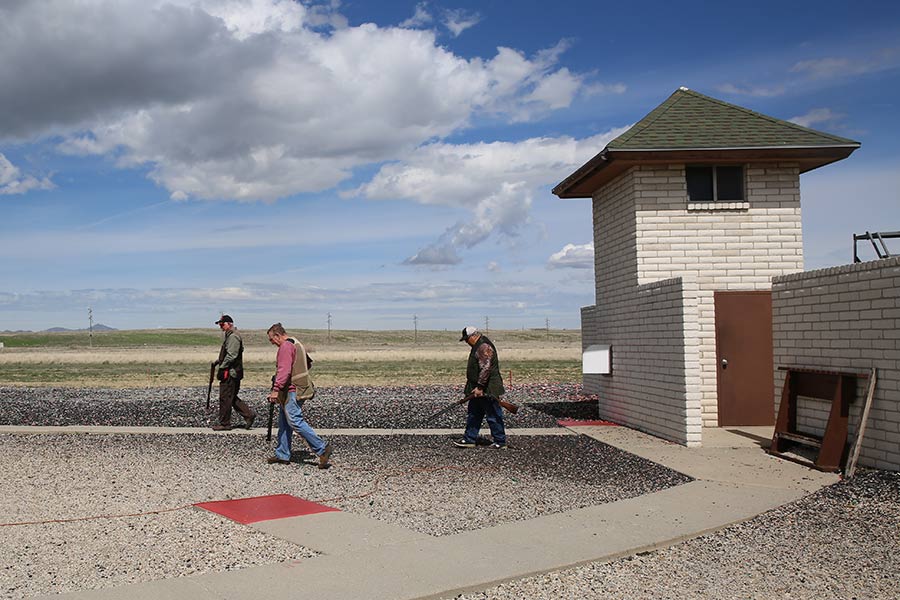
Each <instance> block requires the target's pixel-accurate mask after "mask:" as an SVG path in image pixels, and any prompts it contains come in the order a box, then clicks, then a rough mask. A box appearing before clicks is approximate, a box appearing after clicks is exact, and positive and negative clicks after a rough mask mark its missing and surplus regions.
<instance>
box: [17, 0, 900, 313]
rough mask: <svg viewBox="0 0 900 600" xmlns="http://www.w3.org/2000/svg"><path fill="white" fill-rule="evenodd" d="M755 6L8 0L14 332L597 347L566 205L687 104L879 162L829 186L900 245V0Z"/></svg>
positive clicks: (825, 246)
mask: <svg viewBox="0 0 900 600" xmlns="http://www.w3.org/2000/svg"><path fill="white" fill-rule="evenodd" d="M748 6H750V5H747V4H746V3H744V4H738V3H730V2H721V3H711V4H710V3H706V2H641V3H613V4H604V3H598V2H586V1H578V2H575V1H568V0H559V1H557V2H553V3H539V2H509V1H508V0H507V1H504V2H500V1H493V0H482V1H480V2H449V1H448V2H415V1H409V2H407V1H380V2H349V1H344V2H339V1H337V0H332V1H326V2H306V1H304V2H302V3H301V2H293V1H289V0H81V1H79V2H72V1H71V0H27V1H26V0H7V1H5V2H0V57H2V58H0V211H2V212H0V214H2V219H0V330H7V329H8V330H16V329H34V330H37V329H44V328H47V327H52V326H65V327H72V328H79V327H84V326H86V325H87V308H88V307H91V308H92V309H93V314H94V320H95V322H102V323H105V324H107V325H110V326H113V327H117V328H156V327H206V326H212V322H213V321H214V320H215V317H217V316H218V315H219V314H220V313H221V312H228V313H230V314H232V315H233V316H234V317H235V320H236V321H237V324H238V326H239V327H266V326H268V325H269V324H271V323H272V322H274V321H283V322H285V323H286V324H290V325H292V326H295V327H313V328H324V327H325V326H326V324H327V315H328V314H329V313H330V314H331V315H332V322H333V326H334V327H336V328H340V329H350V328H368V329H410V328H412V326H413V316H414V315H415V316H416V317H417V320H418V326H419V328H423V329H443V328H447V329H450V330H453V329H458V328H460V327H462V325H464V324H466V323H474V324H479V325H481V324H483V323H484V319H485V317H488V318H489V319H490V325H491V327H496V328H521V327H526V328H528V327H544V326H545V324H546V323H547V320H549V322H550V325H551V326H552V327H567V328H575V327H578V326H579V308H580V307H581V306H584V305H589V304H593V271H592V266H591V265H592V261H591V247H590V244H591V240H592V233H591V209H590V203H589V201H587V200H559V199H557V198H556V197H554V196H553V195H552V194H551V193H550V190H551V189H552V187H553V186H554V185H555V184H556V183H558V182H559V181H561V180H562V179H563V178H565V177H566V176H567V175H568V174H570V173H571V172H572V171H573V170H574V169H575V168H577V167H578V166H580V165H581V164H583V163H584V162H585V161H587V160H588V159H590V158H591V157H592V156H594V155H595V154H596V153H597V152H599V151H600V150H602V149H603V147H604V146H605V144H606V143H607V142H608V141H609V140H610V139H612V138H614V137H615V136H617V135H618V134H619V133H621V132H622V131H624V130H625V129H626V128H627V127H628V126H630V125H631V124H633V123H634V122H636V121H637V120H639V119H640V118H641V117H643V116H644V115H645V114H647V113H648V112H649V111H650V110H652V109H653V108H654V107H655V106H657V105H658V104H659V103H661V102H662V101H663V100H665V99H666V98H667V97H668V96H669V95H670V94H671V93H672V92H673V91H674V90H675V89H677V88H678V87H679V86H686V87H689V88H691V89H694V90H697V91H699V92H701V93H704V94H708V95H711V96H714V97H716V98H720V99H722V100H725V101H728V102H732V103H735V104H738V105H741V106H746V107H748V108H751V109H753V110H757V111H760V112H762V113H765V114H769V115H772V116H775V117H779V118H782V119H788V120H793V121H795V122H797V123H800V124H803V125H806V126H809V127H812V128H815V129H820V130H822V131H827V132H830V133H834V134H837V135H841V136H844V137H849V138H852V139H855V140H857V141H860V142H861V143H862V147H861V148H860V149H859V150H857V151H856V152H855V153H854V154H853V155H852V156H851V157H850V158H849V159H847V160H845V161H842V162H840V163H837V164H834V165H830V166H827V167H824V168H821V169H819V170H817V171H813V172H811V173H808V174H805V175H803V176H802V177H801V191H802V198H803V233H804V254H805V260H806V267H807V268H820V267H826V266H833V265H839V264H846V263H848V262H849V261H850V259H851V234H852V233H854V232H862V231H865V230H873V231H875V230H878V231H886V230H900V192H898V190H900V142H898V133H900V117H898V115H900V106H898V100H897V98H898V97H900V3H897V2H890V1H886V0H885V1H880V2H871V1H866V0H862V1H857V2H853V3H848V2H834V1H818V2H807V1H796V2H783V1H781V2H768V1H762V2H756V3H754V4H753V5H752V9H748ZM895 245H896V244H895ZM895 251H898V252H900V248H897V249H896V250H895Z"/></svg>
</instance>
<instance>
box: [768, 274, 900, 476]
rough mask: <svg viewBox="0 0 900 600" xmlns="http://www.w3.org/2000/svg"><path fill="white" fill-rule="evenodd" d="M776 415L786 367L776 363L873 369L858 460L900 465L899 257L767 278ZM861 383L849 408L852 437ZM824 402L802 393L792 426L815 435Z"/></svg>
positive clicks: (825, 411) (822, 417)
mask: <svg viewBox="0 0 900 600" xmlns="http://www.w3.org/2000/svg"><path fill="white" fill-rule="evenodd" d="M772 334H773V342H774V346H775V352H774V358H775V367H776V371H775V403H776V407H775V410H776V414H777V410H778V406H777V405H778V403H779V402H780V400H781V386H782V385H783V383H784V372H783V371H778V370H777V368H778V367H779V366H793V367H807V368H817V369H830V370H841V371H854V372H861V373H862V372H868V371H869V369H871V368H872V367H875V368H877V369H878V385H877V388H876V390H875V397H874V403H873V404H872V409H871V413H870V414H869V420H868V423H867V424H866V431H865V438H864V440H863V445H862V451H861V454H860V459H859V463H860V464H861V465H865V466H870V467H876V468H879V469H891V470H895V471H896V470H900V258H890V259H885V260H878V261H872V262H866V263H859V264H856V265H848V266H843V267H834V268H831V269H822V270H818V271H807V272H804V273H796V274H793V275H785V276H782V277H775V278H774V279H773V280H772ZM866 386H867V381H866V380H865V379H860V380H859V387H858V389H857V401H856V403H855V404H854V405H852V406H851V407H850V418H849V421H850V436H849V437H850V441H851V442H852V440H853V439H855V437H856V431H857V427H858V425H859V417H860V412H861V411H862V406H863V402H864V400H865V393H866ZM828 409H829V406H827V403H826V402H823V401H821V400H814V399H811V398H801V399H800V400H799V401H798V408H797V426H798V429H800V430H801V431H806V432H809V433H815V434H818V435H821V434H822V433H823V431H824V426H825V422H826V421H827V419H828Z"/></svg>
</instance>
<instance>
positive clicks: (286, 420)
mask: <svg viewBox="0 0 900 600" xmlns="http://www.w3.org/2000/svg"><path fill="white" fill-rule="evenodd" d="M295 431H296V432H297V433H299V434H300V437H302V438H303V439H304V440H306V443H307V444H309V447H310V448H312V451H313V452H315V453H316V456H321V455H322V453H323V452H324V451H325V442H324V441H322V438H320V437H319V436H318V435H316V432H315V431H313V428H312V427H310V425H309V423H307V422H306V418H305V417H304V416H303V410H301V408H300V404H299V403H298V402H297V392H288V397H287V401H286V402H285V403H284V406H282V407H281V408H280V409H279V411H278V444H277V445H276V446H275V456H277V457H278V458H280V459H281V460H290V459H291V437H292V434H293V433H294V432H295Z"/></svg>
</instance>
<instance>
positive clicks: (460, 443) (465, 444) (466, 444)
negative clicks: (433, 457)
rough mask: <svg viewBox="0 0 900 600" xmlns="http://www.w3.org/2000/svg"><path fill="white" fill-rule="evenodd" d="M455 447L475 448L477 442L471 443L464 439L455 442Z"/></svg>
mask: <svg viewBox="0 0 900 600" xmlns="http://www.w3.org/2000/svg"><path fill="white" fill-rule="evenodd" d="M453 445H454V446H456V447H457V448H474V447H475V442H470V441H469V440H467V439H465V438H463V439H461V440H457V441H455V442H453Z"/></svg>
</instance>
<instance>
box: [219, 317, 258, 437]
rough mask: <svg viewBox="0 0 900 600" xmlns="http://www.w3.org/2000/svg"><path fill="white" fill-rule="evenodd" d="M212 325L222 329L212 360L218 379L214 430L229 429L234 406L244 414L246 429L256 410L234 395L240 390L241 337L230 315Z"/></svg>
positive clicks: (242, 368)
mask: <svg viewBox="0 0 900 600" xmlns="http://www.w3.org/2000/svg"><path fill="white" fill-rule="evenodd" d="M216 325H218V326H219V328H220V329H221V330H222V331H224V332H225V339H224V340H222V348H221V349H220V350H219V359H218V360H217V361H216V362H214V363H213V365H216V366H217V367H218V370H217V371H216V379H218V380H219V422H218V423H216V424H215V425H213V426H212V428H213V429H214V430H215V431H228V430H229V429H231V409H232V408H235V409H237V411H238V412H239V413H240V415H241V416H242V417H244V423H245V424H246V427H247V429H250V428H251V427H253V421H255V420H256V413H255V412H253V411H252V410H251V409H250V407H249V406H247V403H246V402H244V401H243V400H241V399H240V398H238V392H240V391H241V379H242V378H243V377H244V360H243V356H244V340H242V339H241V336H240V335H239V334H238V332H237V331H236V330H235V328H234V319H232V318H231V317H230V316H228V315H222V317H221V318H220V319H219V320H218V321H216Z"/></svg>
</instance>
